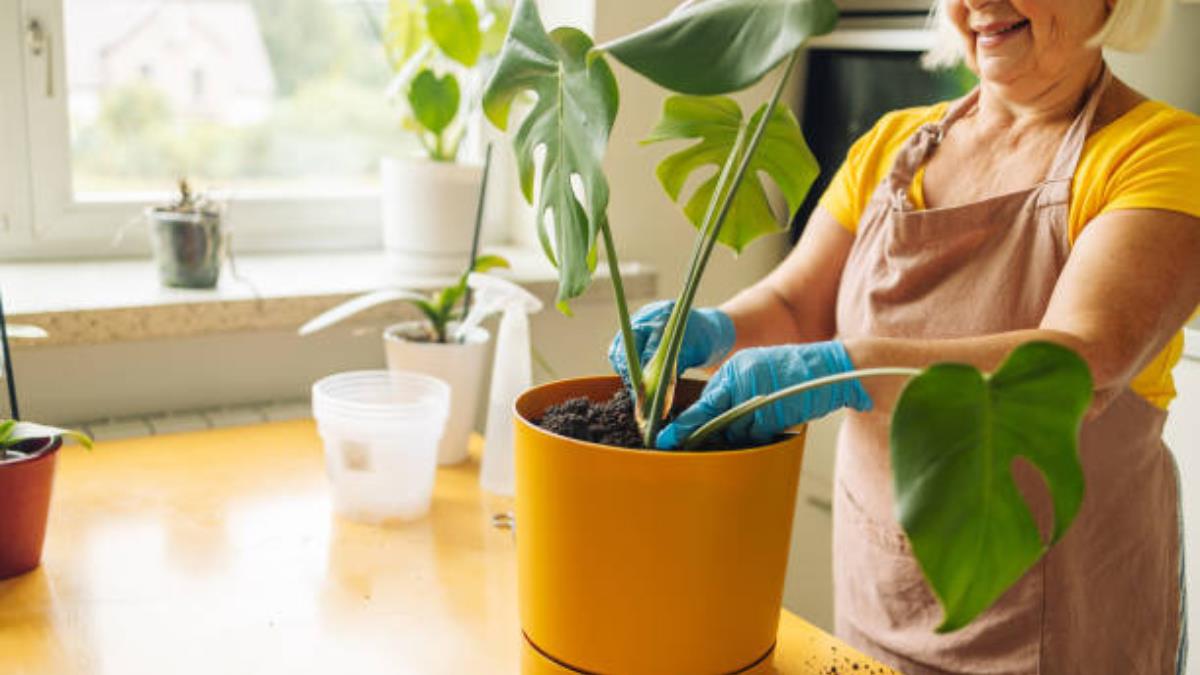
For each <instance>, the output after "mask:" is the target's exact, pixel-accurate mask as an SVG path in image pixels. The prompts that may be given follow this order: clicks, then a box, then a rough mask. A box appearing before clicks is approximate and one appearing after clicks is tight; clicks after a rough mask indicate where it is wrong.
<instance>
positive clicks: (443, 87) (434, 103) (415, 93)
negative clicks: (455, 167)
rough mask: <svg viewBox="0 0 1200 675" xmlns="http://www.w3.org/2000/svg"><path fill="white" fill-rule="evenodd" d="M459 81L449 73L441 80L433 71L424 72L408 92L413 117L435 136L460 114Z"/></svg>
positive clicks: (418, 76)
mask: <svg viewBox="0 0 1200 675" xmlns="http://www.w3.org/2000/svg"><path fill="white" fill-rule="evenodd" d="M458 102H459V91H458V80H456V79H454V76H453V75H451V74H449V73H447V74H445V75H443V76H442V77H441V78H439V77H438V76H437V75H434V74H433V71H432V70H429V69H426V70H422V71H421V72H420V73H419V74H418V75H417V77H416V78H415V79H413V83H412V86H411V87H410V88H409V90H408V103H409V105H411V106H412V111H413V115H414V116H415V117H416V118H417V121H419V122H420V123H421V124H422V126H424V127H425V128H426V129H428V130H429V131H430V132H431V133H433V134H440V133H442V131H444V130H445V129H446V127H448V126H450V123H451V122H453V121H454V116H455V115H457V114H458Z"/></svg>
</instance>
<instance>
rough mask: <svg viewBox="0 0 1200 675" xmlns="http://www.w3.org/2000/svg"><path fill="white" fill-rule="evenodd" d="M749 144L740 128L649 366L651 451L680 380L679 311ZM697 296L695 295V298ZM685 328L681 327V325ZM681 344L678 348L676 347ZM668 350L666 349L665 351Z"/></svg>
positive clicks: (642, 415) (643, 417)
mask: <svg viewBox="0 0 1200 675" xmlns="http://www.w3.org/2000/svg"><path fill="white" fill-rule="evenodd" d="M745 140H746V131H745V129H744V128H739V129H738V133H737V136H735V137H734V139H733V148H732V149H731V150H730V152H729V156H728V157H726V158H725V164H724V165H722V167H721V173H720V175H719V176H718V177H717V184H716V186H715V187H714V188H713V193H712V196H711V197H709V200H708V207H707V209H706V211H705V213H704V220H702V221H701V225H700V236H699V237H697V238H696V244H695V245H694V246H693V247H692V259H691V262H690V263H689V264H688V271H687V276H686V277H685V282H684V285H683V291H682V295H681V298H680V301H679V302H676V303H675V306H674V307H672V308H671V314H670V316H668V317H667V323H666V325H665V326H664V327H663V341H662V342H661V343H660V346H659V348H658V349H657V350H656V351H655V352H654V356H653V357H651V359H650V363H648V364H647V365H646V387H647V393H648V395H649V396H650V399H649V400H647V401H645V402H644V403H645V405H646V406H648V407H647V408H646V409H645V410H642V409H641V408H638V409H637V413H638V414H637V417H638V426H639V429H640V430H641V432H642V434H643V439H642V441H643V443H644V444H645V445H646V447H651V445H650V444H651V439H652V438H654V436H651V435H650V432H651V431H653V432H654V433H655V434H657V429H655V428H653V427H652V426H651V425H649V424H648V423H647V420H650V419H661V418H662V417H663V411H664V410H668V409H670V407H671V404H672V401H673V399H674V391H675V384H676V382H677V380H678V373H677V372H676V371H677V370H678V366H676V367H672V368H668V367H667V366H668V365H669V364H678V362H679V350H680V349H682V343H683V340H675V337H676V336H682V335H683V334H684V333H685V332H686V331H687V314H686V313H681V312H679V311H678V308H679V306H680V304H681V303H682V304H684V305H686V306H687V307H688V308H689V309H690V306H691V299H690V298H688V297H687V295H688V293H687V291H688V289H689V288H691V289H694V288H695V286H696V285H697V284H698V283H699V276H700V273H701V272H700V266H701V264H702V263H701V259H702V258H703V257H704V244H705V242H706V241H707V240H708V236H709V231H710V230H711V229H712V225H713V215H714V214H715V213H716V212H717V207H718V204H719V203H720V199H721V195H722V194H724V192H725V187H726V185H727V184H728V182H729V177H730V175H732V173H733V167H734V165H735V164H737V161H738V158H739V157H741V152H742V148H743V144H744V143H745ZM693 295H694V294H693ZM681 321H682V322H683V325H682V326H680V325H679V324H680V322H681ZM676 343H678V344H676ZM664 346H665V349H664Z"/></svg>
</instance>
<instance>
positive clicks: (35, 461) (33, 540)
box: [0, 438, 62, 579]
mask: <svg viewBox="0 0 1200 675" xmlns="http://www.w3.org/2000/svg"><path fill="white" fill-rule="evenodd" d="M61 446H62V439H61V438H55V439H50V440H47V442H46V445H45V446H43V447H42V448H41V449H40V450H38V451H36V452H34V453H33V454H31V455H29V456H26V457H21V458H20V459H10V460H8V461H2V462H0V579H6V578H8V577H12V576H16V575H18V574H24V573H25V572H28V571H29V570H32V569H33V568H35V567H37V566H38V563H39V562H41V559H42V542H43V541H44V540H45V537H46V518H47V517H48V516H49V515H50V492H51V487H52V486H53V484H54V464H55V462H56V461H57V459H58V449H59V447H61Z"/></svg>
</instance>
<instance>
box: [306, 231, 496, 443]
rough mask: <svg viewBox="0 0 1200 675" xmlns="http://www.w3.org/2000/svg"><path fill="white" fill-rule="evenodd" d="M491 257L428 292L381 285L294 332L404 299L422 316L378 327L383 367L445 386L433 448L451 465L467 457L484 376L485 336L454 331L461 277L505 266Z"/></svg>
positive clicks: (463, 294) (461, 311)
mask: <svg viewBox="0 0 1200 675" xmlns="http://www.w3.org/2000/svg"><path fill="white" fill-rule="evenodd" d="M508 266H509V264H508V261H507V260H505V259H504V258H503V257H501V256H497V255H481V256H479V257H478V258H476V259H475V263H474V264H473V265H472V266H471V269H470V270H467V271H465V272H463V273H462V275H460V276H459V278H458V280H457V281H456V282H455V283H453V284H451V285H449V286H446V287H444V288H442V289H439V290H437V291H435V292H433V293H429V294H424V293H417V292H415V291H410V290H406V289H399V288H395V289H383V290H379V291H374V292H371V293H367V294H364V295H360V296H358V297H356V298H353V299H351V300H348V301H346V302H344V303H342V304H340V305H338V306H336V307H334V308H332V309H330V310H328V311H326V312H324V313H322V314H321V315H319V316H317V317H316V318H314V319H312V320H311V321H309V322H307V323H305V324H304V325H303V326H301V327H300V331H299V332H300V335H310V334H312V333H316V332H318V331H321V330H324V329H325V328H328V327H329V326H332V325H334V324H336V323H338V322H340V321H343V320H345V319H347V318H349V317H351V316H353V315H355V314H357V313H359V312H362V311H364V310H366V309H369V308H371V307H375V306H378V305H382V304H386V303H391V302H404V303H408V304H409V305H411V306H413V307H415V308H416V309H417V310H418V311H419V312H421V314H422V315H423V316H424V318H423V319H418V320H413V321H404V322H401V323H396V324H393V325H390V326H388V327H386V328H385V329H384V330H383V349H384V355H385V356H386V357H387V364H388V368H390V369H392V370H403V371H410V372H417V373H424V374H426V375H432V376H433V377H437V378H439V379H442V380H445V381H446V382H447V383H448V384H449V385H450V416H449V418H447V420H446V431H445V433H444V434H443V435H442V441H441V444H440V445H439V446H438V463H439V464H443V465H447V464H457V463H459V462H462V461H464V460H466V459H467V456H468V453H467V447H468V446H467V443H468V439H469V437H470V435H471V432H472V431H473V430H474V428H475V417H476V413H477V411H478V409H479V401H480V396H481V394H482V392H483V384H484V381H485V377H486V374H487V362H488V353H489V346H490V340H491V336H490V334H489V333H488V331H487V330H486V329H484V328H482V327H479V326H476V327H475V328H474V329H473V330H471V331H469V332H467V333H459V332H458V331H456V330H455V328H456V327H457V326H458V323H459V322H460V321H462V319H463V318H464V315H465V313H466V310H467V305H468V303H467V277H468V276H469V275H470V273H471V272H472V271H473V272H481V273H482V272H488V271H490V270H495V269H499V268H507V267H508Z"/></svg>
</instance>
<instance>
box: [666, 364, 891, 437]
mask: <svg viewBox="0 0 1200 675" xmlns="http://www.w3.org/2000/svg"><path fill="white" fill-rule="evenodd" d="M851 370H854V364H853V363H851V362H850V355H849V354H847V353H846V348H845V347H843V346H842V343H840V342H836V341H833V342H814V343H809V344H801V345H784V346H780V347H758V348H754V349H744V350H742V351H739V352H738V353H736V354H734V355H733V357H732V358H730V359H729V360H728V361H726V362H725V364H724V365H723V366H721V369H720V370H718V371H717V374H716V375H714V376H713V378H712V379H711V380H709V382H708V385H707V386H705V387H704V392H703V393H701V394H700V399H699V400H698V401H696V403H695V404H694V405H692V407H690V408H688V409H687V410H685V411H683V412H682V413H680V415H679V417H677V418H675V421H674V422H672V423H671V424H670V425H668V426H667V427H666V428H665V429H663V430H662V431H661V432H660V433H659V434H658V439H657V442H656V444H657V445H658V447H659V448H662V449H664V450H669V449H673V448H677V447H679V445H680V444H681V443H682V442H683V441H684V440H685V439H687V437H688V436H690V435H691V434H692V433H693V432H695V431H696V430H697V429H699V428H700V427H701V426H702V425H703V424H704V423H705V422H708V421H709V420H711V419H713V418H714V417H716V416H717V415H720V414H721V413H723V412H725V411H726V410H729V409H730V408H732V407H734V406H736V405H738V404H739V403H742V402H743V401H746V400H748V399H750V398H753V397H755V396H758V395H760V394H769V393H771V392H775V391H779V390H780V389H784V388H786V387H790V386H792V385H796V384H802V383H804V382H808V381H810V380H814V379H816V378H818V377H825V376H828V375H836V374H838V373H845V372H849V371H851ZM845 407H850V408H854V409H855V410H858V411H866V410H870V409H871V407H872V403H871V398H870V397H869V396H867V392H866V390H864V389H863V387H862V385H861V384H859V382H858V380H848V381H846V382H838V383H835V384H831V385H828V386H824V387H820V388H817V389H813V390H811V391H807V392H804V393H802V394H797V395H795V396H791V397H788V398H785V399H783V400H781V401H776V402H775V403H772V404H771V405H768V406H764V407H763V408H760V409H759V410H757V411H756V412H754V414H752V415H747V416H745V417H743V418H741V419H739V420H738V421H736V422H734V423H733V424H732V425H730V426H729V428H727V429H726V430H725V438H726V440H728V441H730V442H732V443H746V442H750V443H754V444H760V443H766V442H767V441H770V440H771V439H772V438H774V437H775V436H777V435H779V434H780V433H781V432H783V431H784V430H785V429H787V428H789V427H793V426H795V425H797V424H803V423H805V422H808V421H809V420H812V419H816V418H818V417H822V416H824V415H828V414H829V413H831V412H833V411H835V410H837V409H839V408H845Z"/></svg>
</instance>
